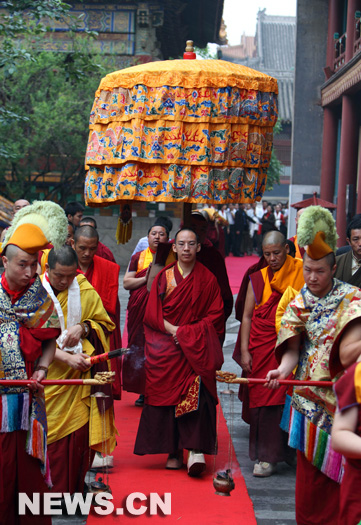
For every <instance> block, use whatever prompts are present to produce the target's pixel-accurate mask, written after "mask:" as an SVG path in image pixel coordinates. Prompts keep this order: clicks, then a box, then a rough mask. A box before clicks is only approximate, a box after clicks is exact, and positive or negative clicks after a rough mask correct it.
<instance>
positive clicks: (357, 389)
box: [354, 363, 361, 404]
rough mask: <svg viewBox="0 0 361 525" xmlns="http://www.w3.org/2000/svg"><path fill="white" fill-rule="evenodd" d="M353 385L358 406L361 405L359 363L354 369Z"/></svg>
mask: <svg viewBox="0 0 361 525" xmlns="http://www.w3.org/2000/svg"><path fill="white" fill-rule="evenodd" d="M354 383H355V394H356V401H357V402H358V403H359V404H361V363H358V365H357V366H356V368H355V376H354Z"/></svg>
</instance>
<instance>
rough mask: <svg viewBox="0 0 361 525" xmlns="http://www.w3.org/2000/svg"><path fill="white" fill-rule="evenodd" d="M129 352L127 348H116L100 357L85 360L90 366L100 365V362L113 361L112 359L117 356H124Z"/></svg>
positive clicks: (94, 356)
mask: <svg viewBox="0 0 361 525" xmlns="http://www.w3.org/2000/svg"><path fill="white" fill-rule="evenodd" d="M128 352H129V348H117V349H116V350H112V351H111V352H105V353H104V354H100V355H93V356H92V357H89V358H88V359H87V360H88V361H90V363H89V364H90V366H92V365H95V364H96V363H101V362H102V361H108V359H113V357H118V356H119V355H125V354H127V353H128Z"/></svg>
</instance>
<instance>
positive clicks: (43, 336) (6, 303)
mask: <svg viewBox="0 0 361 525" xmlns="http://www.w3.org/2000/svg"><path fill="white" fill-rule="evenodd" d="M23 212H25V210H23ZM48 213H49V215H50V213H52V218H53V221H54V222H53V224H56V227H54V228H53V227H51V226H49V225H48V224H47V221H46V217H47V214H48ZM54 219H55V220H54ZM56 219H58V221H57V220H56ZM27 221H29V222H27ZM32 221H34V223H37V224H33V223H32ZM19 223H20V224H19ZM38 224H42V226H43V227H44V226H48V228H47V230H48V231H47V236H50V235H51V237H50V238H51V239H52V235H53V234H54V230H56V232H55V238H56V240H58V242H60V243H63V242H65V238H66V218H65V215H64V213H63V211H62V209H61V208H60V206H58V205H56V204H55V203H51V202H49V203H47V204H45V203H36V204H34V205H32V206H27V208H26V213H22V212H21V211H20V212H18V214H17V216H16V217H15V219H14V221H13V224H12V226H11V228H9V230H8V232H7V236H6V237H5V241H4V244H3V246H2V250H3V251H2V261H3V264H4V268H5V272H4V273H3V274H2V276H1V279H0V332H1V338H2V341H1V344H0V379H2V380H9V381H11V380H24V379H25V380H27V379H30V378H31V379H34V380H35V381H36V383H35V384H34V385H32V384H31V385H29V387H23V386H15V385H14V384H13V385H10V386H1V388H0V412H1V424H0V427H1V428H0V451H1V453H0V508H1V518H0V522H1V523H4V524H5V523H6V524H9V525H12V524H15V523H22V524H24V525H30V524H39V525H40V524H41V525H48V524H51V517H50V516H46V515H44V512H43V510H44V509H43V506H42V505H41V509H40V512H41V514H40V515H32V514H31V513H30V512H27V514H26V515H25V516H21V518H20V517H19V510H18V504H19V493H24V494H26V495H27V496H28V498H30V499H31V500H32V499H33V494H34V493H39V494H40V500H42V495H43V494H44V493H45V492H48V491H49V487H50V486H51V478H50V470H49V461H48V456H47V436H46V434H47V430H46V428H47V422H46V411H45V400H44V395H43V392H44V387H43V385H42V384H41V383H40V382H41V381H42V380H43V379H45V378H46V375H47V371H48V367H49V365H50V363H51V361H52V359H53V357H54V353H55V339H56V337H58V335H59V333H60V325H59V319H58V316H57V314H56V312H55V309H54V304H53V302H52V300H51V298H50V297H49V296H48V294H47V293H46V291H45V289H44V288H43V286H42V284H41V281H40V279H39V277H38V276H37V275H36V270H37V265H38V262H37V261H38V251H39V250H41V249H43V248H44V247H45V246H46V245H47V244H48V243H49V237H47V236H45V233H44V232H43V230H42V228H41V227H40V226H38ZM44 229H45V228H44Z"/></svg>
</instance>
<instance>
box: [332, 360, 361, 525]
mask: <svg viewBox="0 0 361 525" xmlns="http://www.w3.org/2000/svg"><path fill="white" fill-rule="evenodd" d="M360 368H361V364H360V363H355V364H353V365H352V366H350V367H349V368H348V369H347V370H346V372H345V374H344V375H343V376H342V377H341V378H340V379H339V380H338V381H337V382H336V384H335V387H334V389H335V394H336V397H337V406H338V410H340V412H344V411H346V410H347V409H349V408H351V407H357V408H358V419H357V428H356V432H355V434H357V435H358V436H361V404H360V399H359V394H358V396H357V395H356V389H357V390H358V391H359V389H360V382H359V379H358V378H359V377H360ZM356 369H357V370H358V373H357V374H356ZM360 493H361V459H353V458H347V459H346V464H345V473H344V476H343V478H342V482H341V493H340V511H339V523H342V524H344V525H353V524H354V523H359V522H360V521H361V498H360Z"/></svg>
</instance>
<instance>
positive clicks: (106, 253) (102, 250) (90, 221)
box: [79, 217, 116, 263]
mask: <svg viewBox="0 0 361 525" xmlns="http://www.w3.org/2000/svg"><path fill="white" fill-rule="evenodd" d="M86 225H89V226H93V228H95V229H96V230H97V229H98V226H97V221H96V220H95V219H94V217H83V218H82V219H81V221H80V223H79V226H86ZM95 255H98V256H99V257H103V258H104V259H108V261H112V262H114V263H115V262H116V261H115V258H114V255H113V254H112V251H111V250H110V249H109V248H108V246H105V244H103V243H102V242H100V241H99V242H98V248H97V251H96V253H95Z"/></svg>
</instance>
